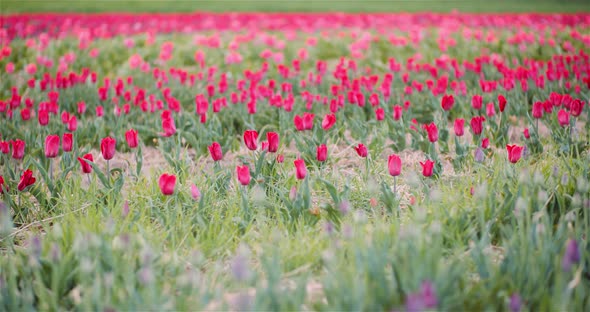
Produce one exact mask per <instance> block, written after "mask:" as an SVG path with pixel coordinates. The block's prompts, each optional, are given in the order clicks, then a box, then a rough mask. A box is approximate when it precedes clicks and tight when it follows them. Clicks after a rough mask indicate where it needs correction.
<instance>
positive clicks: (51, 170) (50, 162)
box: [49, 158, 53, 181]
mask: <svg viewBox="0 0 590 312" xmlns="http://www.w3.org/2000/svg"><path fill="white" fill-rule="evenodd" d="M49 181H53V159H52V158H49Z"/></svg>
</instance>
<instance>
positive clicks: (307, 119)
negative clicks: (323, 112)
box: [303, 113, 315, 130]
mask: <svg viewBox="0 0 590 312" xmlns="http://www.w3.org/2000/svg"><path fill="white" fill-rule="evenodd" d="M314 118H315V115H314V114H311V113H303V128H304V129H305V130H311V129H313V119H314Z"/></svg>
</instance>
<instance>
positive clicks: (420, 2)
mask: <svg viewBox="0 0 590 312" xmlns="http://www.w3.org/2000/svg"><path fill="white" fill-rule="evenodd" d="M453 9H456V10H458V11H460V12H545V13H548V12H590V0H561V1H559V0H491V1H490V0H363V1H357V0H284V1H280V0H279V1H271V0H0V12H2V14H8V13H19V12H85V13H90V12H192V11H211V12H229V11H235V12H334V11H339V12H450V11H451V10H453Z"/></svg>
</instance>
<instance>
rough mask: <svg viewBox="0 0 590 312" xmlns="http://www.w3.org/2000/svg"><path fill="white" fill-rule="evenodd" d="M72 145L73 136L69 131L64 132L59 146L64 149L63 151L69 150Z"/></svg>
mask: <svg viewBox="0 0 590 312" xmlns="http://www.w3.org/2000/svg"><path fill="white" fill-rule="evenodd" d="M73 147H74V136H73V135H72V134H71V133H69V132H66V133H64V134H63V137H62V145H61V148H62V149H63V150H64V152H71V151H72V149H73Z"/></svg>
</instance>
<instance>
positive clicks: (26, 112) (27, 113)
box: [20, 108, 31, 121]
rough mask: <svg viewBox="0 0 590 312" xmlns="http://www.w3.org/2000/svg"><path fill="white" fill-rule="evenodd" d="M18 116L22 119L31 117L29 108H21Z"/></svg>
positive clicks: (25, 119)
mask: <svg viewBox="0 0 590 312" xmlns="http://www.w3.org/2000/svg"><path fill="white" fill-rule="evenodd" d="M20 118H21V119H22V120H24V121H27V120H29V119H31V110H30V109H28V108H23V109H21V110H20Z"/></svg>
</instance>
